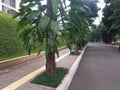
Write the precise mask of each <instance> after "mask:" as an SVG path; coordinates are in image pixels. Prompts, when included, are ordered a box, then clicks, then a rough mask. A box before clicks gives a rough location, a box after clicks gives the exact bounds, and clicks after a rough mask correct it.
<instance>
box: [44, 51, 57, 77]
mask: <svg viewBox="0 0 120 90" xmlns="http://www.w3.org/2000/svg"><path fill="white" fill-rule="evenodd" d="M46 71H47V74H50V75H54V74H55V73H56V63H55V53H53V52H51V51H49V52H48V54H47V61H46Z"/></svg>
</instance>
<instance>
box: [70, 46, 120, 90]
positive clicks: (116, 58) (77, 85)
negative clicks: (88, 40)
mask: <svg viewBox="0 0 120 90" xmlns="http://www.w3.org/2000/svg"><path fill="white" fill-rule="evenodd" d="M69 90H120V53H119V52H118V49H117V48H113V47H111V46H106V45H102V44H90V45H89V46H88V47H87V49H86V52H85V54H84V56H83V59H82V60H81V63H80V65H79V67H78V69H77V72H76V74H75V76H74V78H73V80H72V83H71V85H70V87H69Z"/></svg>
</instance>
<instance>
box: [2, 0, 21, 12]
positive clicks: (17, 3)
mask: <svg viewBox="0 0 120 90" xmlns="http://www.w3.org/2000/svg"><path fill="white" fill-rule="evenodd" d="M20 1H21V0H16V8H13V7H11V6H9V5H7V4H4V3H2V2H1V0H0V11H2V5H4V6H6V7H8V8H10V9H13V10H15V11H16V12H18V10H19V8H20V6H19V4H20Z"/></svg>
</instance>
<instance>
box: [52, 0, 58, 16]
mask: <svg viewBox="0 0 120 90" xmlns="http://www.w3.org/2000/svg"><path fill="white" fill-rule="evenodd" d="M51 2H52V8H53V15H54V17H56V15H57V13H58V4H57V0H51Z"/></svg>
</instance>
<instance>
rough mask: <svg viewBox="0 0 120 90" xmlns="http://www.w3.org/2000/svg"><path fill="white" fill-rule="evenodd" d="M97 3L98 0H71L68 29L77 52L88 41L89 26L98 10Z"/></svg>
mask: <svg viewBox="0 0 120 90" xmlns="http://www.w3.org/2000/svg"><path fill="white" fill-rule="evenodd" d="M96 3H97V1H96V0H92V1H90V0H87V1H84V0H71V4H70V7H71V10H70V11H69V19H68V21H69V23H68V24H69V25H68V24H67V25H68V28H67V30H68V31H69V32H70V36H71V37H73V38H72V39H71V42H72V43H74V44H75V50H74V52H75V54H77V53H78V50H79V48H81V47H82V46H83V45H84V43H86V41H88V40H87V39H88V36H89V34H90V33H89V32H90V30H89V26H90V25H91V23H92V21H93V20H92V19H93V18H94V17H96V16H97V12H98V8H97V4H96ZM93 7H94V8H93Z"/></svg>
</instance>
